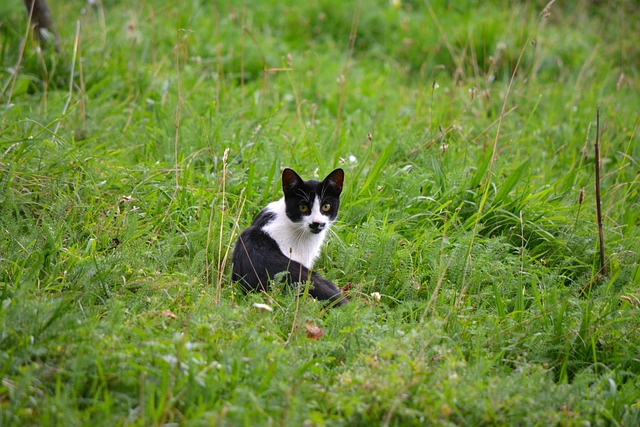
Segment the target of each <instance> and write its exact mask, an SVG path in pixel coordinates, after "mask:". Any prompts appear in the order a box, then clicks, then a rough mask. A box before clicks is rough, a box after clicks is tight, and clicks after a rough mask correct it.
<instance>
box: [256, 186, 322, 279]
mask: <svg viewBox="0 0 640 427" xmlns="http://www.w3.org/2000/svg"><path fill="white" fill-rule="evenodd" d="M267 210H269V211H270V212H272V213H274V214H275V218H274V219H273V220H271V221H270V222H269V223H268V224H267V225H265V226H264V227H262V230H263V231H264V232H265V233H267V234H268V235H269V236H270V237H271V238H272V239H273V240H275V241H276V243H277V244H278V247H279V248H280V251H281V252H282V253H283V254H284V255H285V256H286V257H287V258H291V259H292V260H294V261H297V262H299V263H300V264H302V265H304V266H305V267H307V268H308V269H309V270H311V269H312V268H313V264H314V263H315V261H316V259H317V258H318V256H320V250H321V249H322V242H323V241H324V239H325V237H326V235H327V229H324V230H322V231H321V232H320V233H318V234H314V233H311V231H310V230H309V226H308V224H306V223H305V222H293V221H291V220H290V219H289V218H288V217H287V214H286V206H285V202H284V199H280V200H278V201H277V202H273V203H270V204H269V205H268V206H267Z"/></svg>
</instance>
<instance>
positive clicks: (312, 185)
mask: <svg viewBox="0 0 640 427" xmlns="http://www.w3.org/2000/svg"><path fill="white" fill-rule="evenodd" d="M343 182H344V171H343V170H342V169H339V168H338V169H336V170H334V171H333V172H331V173H330V174H329V175H328V176H327V177H326V178H325V179H324V180H323V181H322V182H320V181H315V180H308V181H304V180H303V179H302V178H300V176H299V175H298V174H297V173H296V172H295V171H294V170H293V169H289V168H286V169H284V170H283V172H282V190H283V192H284V197H283V198H281V199H280V200H278V201H276V202H272V203H269V204H268V205H267V206H266V207H265V208H264V209H262V211H261V212H260V213H259V214H258V215H257V216H256V217H255V219H254V220H253V222H252V223H251V225H250V226H249V227H248V228H247V229H245V230H244V231H243V232H242V233H240V236H239V237H238V240H237V242H236V245H235V248H234V250H233V274H232V280H233V281H234V282H238V283H239V284H240V286H241V287H242V289H243V290H244V291H245V292H248V291H252V290H259V291H266V290H267V285H268V283H269V280H272V279H274V278H276V275H279V274H281V273H284V276H285V279H286V282H287V283H302V284H303V285H304V284H306V283H307V281H308V282H309V294H310V295H311V296H312V297H314V298H317V299H318V300H328V301H330V302H331V303H332V304H333V305H336V306H337V305H343V304H346V303H347V302H348V300H347V299H346V298H345V297H343V296H342V293H341V292H340V290H339V289H338V288H337V287H336V286H335V285H334V284H333V283H331V282H330V281H329V280H327V279H325V278H324V277H322V276H320V275H319V274H317V273H313V272H311V269H312V268H313V265H314V263H315V261H316V259H317V258H318V256H319V255H320V250H321V247H322V242H323V241H324V239H325V237H326V236H327V232H328V231H329V227H330V226H331V224H333V222H335V220H336V217H337V215H338V208H339V207H340V193H341V192H342V184H343Z"/></svg>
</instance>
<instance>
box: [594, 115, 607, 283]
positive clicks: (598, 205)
mask: <svg viewBox="0 0 640 427" xmlns="http://www.w3.org/2000/svg"><path fill="white" fill-rule="evenodd" d="M599 138H600V110H599V109H598V110H596V143H595V150H596V209H597V215H598V235H599V238H600V273H602V274H603V275H605V276H606V275H607V265H606V263H605V258H604V230H603V229H602V206H601V205H602V203H601V199H600V144H599Z"/></svg>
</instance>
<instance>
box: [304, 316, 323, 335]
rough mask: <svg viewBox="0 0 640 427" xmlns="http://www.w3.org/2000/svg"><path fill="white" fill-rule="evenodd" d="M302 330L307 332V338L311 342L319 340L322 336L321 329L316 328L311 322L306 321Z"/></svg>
mask: <svg viewBox="0 0 640 427" xmlns="http://www.w3.org/2000/svg"><path fill="white" fill-rule="evenodd" d="M304 328H305V329H306V330H307V338H311V339H312V340H319V339H320V337H321V336H322V334H324V331H323V330H322V328H319V327H318V326H316V323H315V322H314V321H313V320H307V321H306V322H305V324H304Z"/></svg>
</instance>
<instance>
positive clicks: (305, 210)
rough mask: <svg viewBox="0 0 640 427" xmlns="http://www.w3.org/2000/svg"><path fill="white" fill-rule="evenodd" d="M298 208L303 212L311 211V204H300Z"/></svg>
mask: <svg viewBox="0 0 640 427" xmlns="http://www.w3.org/2000/svg"><path fill="white" fill-rule="evenodd" d="M298 209H300V212H302V213H307V212H309V206H307V205H300V206H299V207H298Z"/></svg>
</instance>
